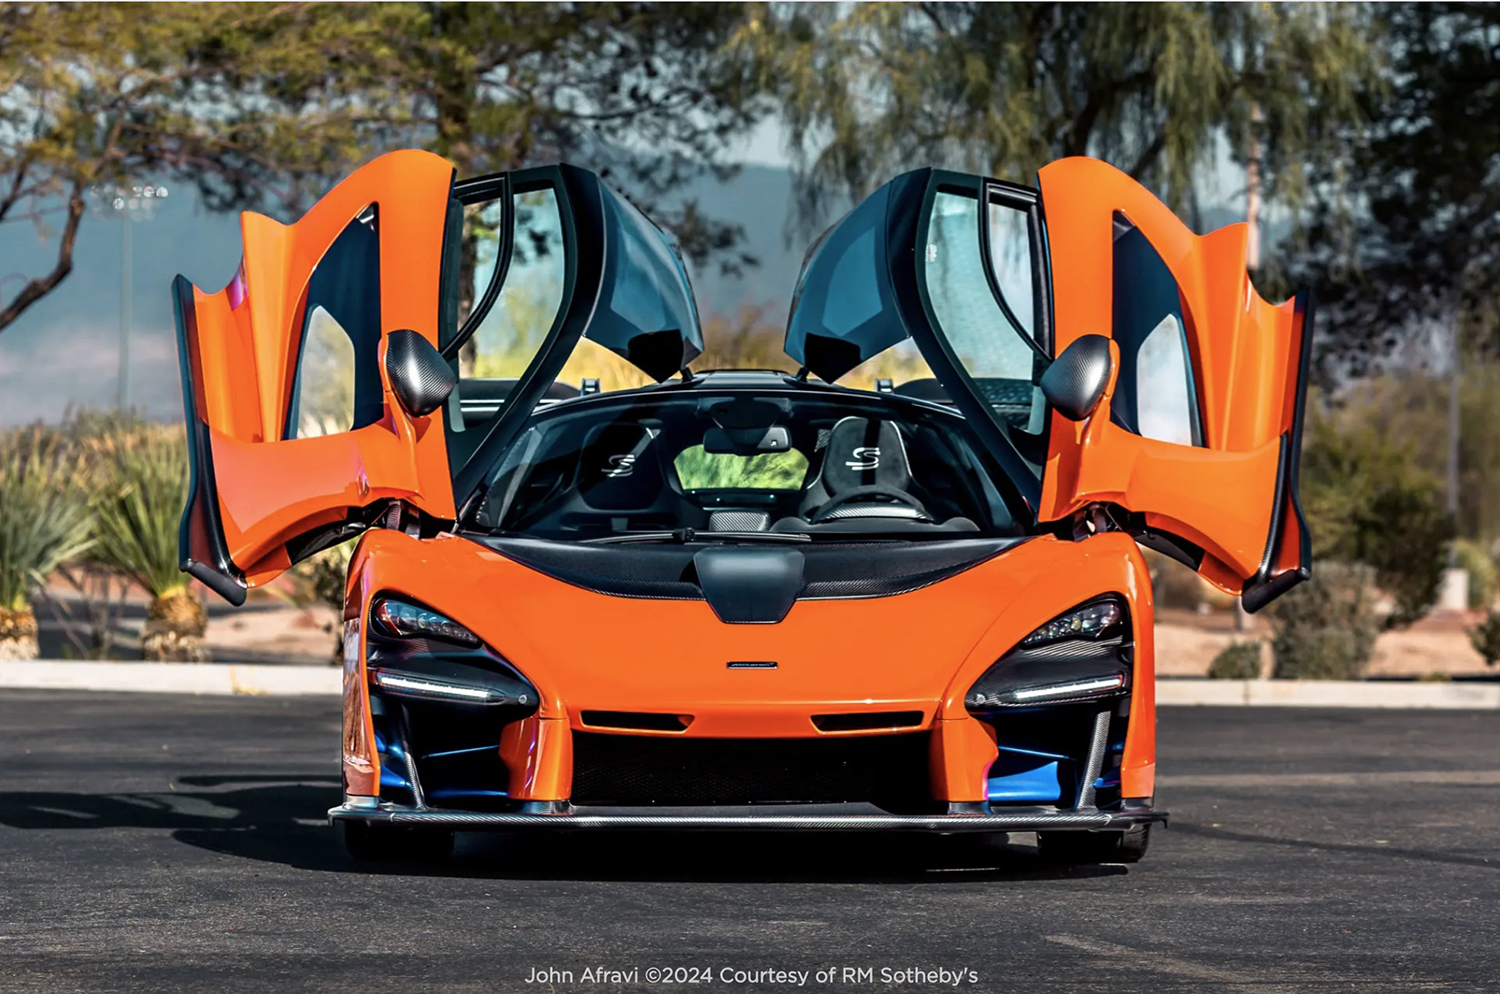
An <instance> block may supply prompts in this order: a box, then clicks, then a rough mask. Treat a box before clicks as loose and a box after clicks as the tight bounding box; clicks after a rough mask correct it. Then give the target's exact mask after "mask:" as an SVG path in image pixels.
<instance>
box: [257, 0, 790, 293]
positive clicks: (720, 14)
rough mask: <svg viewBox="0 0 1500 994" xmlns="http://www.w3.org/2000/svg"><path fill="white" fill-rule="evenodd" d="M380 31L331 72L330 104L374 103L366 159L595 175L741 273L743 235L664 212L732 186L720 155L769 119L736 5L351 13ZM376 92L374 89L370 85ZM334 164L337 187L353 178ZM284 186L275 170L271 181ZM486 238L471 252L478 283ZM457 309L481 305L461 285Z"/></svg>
mask: <svg viewBox="0 0 1500 994" xmlns="http://www.w3.org/2000/svg"><path fill="white" fill-rule="evenodd" d="M341 10H342V11H343V12H344V13H343V14H342V15H341V16H345V17H348V18H353V19H356V20H358V19H365V20H375V21H377V22H381V24H382V27H381V28H380V29H379V30H378V31H377V32H374V33H373V34H378V35H379V36H380V37H379V43H378V44H377V43H373V41H372V33H370V32H363V33H362V34H363V36H364V37H365V38H366V42H365V44H366V45H367V50H366V51H365V52H364V54H363V55H362V57H361V58H360V60H359V65H358V66H344V67H341V68H340V69H339V70H338V71H337V72H330V73H329V74H328V76H327V78H326V80H325V81H324V84H323V85H324V89H323V91H322V93H321V95H322V98H323V99H324V100H332V99H334V97H335V95H336V96H337V97H338V99H339V100H340V101H342V102H344V103H350V104H355V105H360V104H364V105H368V106H370V107H372V108H373V107H375V106H377V105H378V107H379V108H380V113H378V114H377V113H371V114H369V115H368V116H367V117H366V119H365V120H363V121H362V122H361V124H360V125H359V127H358V129H357V130H358V132H359V135H360V137H361V141H362V143H363V147H364V149H366V150H367V151H366V154H374V152H376V151H377V150H378V151H383V150H385V149H387V148H391V147H420V148H426V149H428V150H430V151H432V152H436V153H437V154H439V155H442V156H444V157H445V158H447V159H449V160H451V161H452V162H453V163H454V164H455V165H456V166H457V167H458V171H459V174H460V175H462V176H476V175H483V174H486V173H493V172H502V171H506V170H512V169H518V168H522V167H525V166H530V165H535V164H539V163H546V162H556V161H562V160H567V161H573V162H576V163H578V164H579V165H584V166H589V167H591V168H594V169H596V170H598V171H599V172H600V173H601V174H603V175H604V176H605V178H606V179H607V180H609V181H611V182H613V183H615V184H617V185H619V186H621V187H622V188H623V192H625V193H626V194H627V195H629V196H631V197H632V199H634V200H635V201H636V202H637V203H638V204H640V205H641V206H643V207H644V208H646V209H647V210H648V212H649V213H651V214H652V216H653V217H655V218H656V220H658V221H659V222H661V223H662V224H663V225H664V226H665V227H667V228H669V229H672V230H673V231H674V232H675V233H676V235H677V236H678V238H679V240H680V241H681V243H682V247H683V250H684V252H685V253H686V254H687V255H688V256H689V257H690V258H692V259H693V260H694V261H695V262H699V263H703V262H706V261H708V260H710V259H715V260H717V261H718V263H719V264H720V265H721V266H724V267H726V268H727V269H731V270H733V269H734V268H736V267H738V266H742V265H746V264H754V261H755V260H754V259H752V258H750V257H748V256H746V255H744V254H743V253H739V252H737V251H736V246H737V243H738V242H739V240H740V238H741V237H742V234H743V233H742V232H741V231H740V229H739V227H738V226H733V225H726V224H723V223H721V222H717V221H715V220H714V219H712V218H709V217H707V216H705V215H704V214H703V213H702V211H701V210H700V209H699V207H698V205H697V203H696V202H694V201H691V200H688V201H685V202H681V203H679V204H677V205H676V206H675V207H671V208H667V207H664V206H663V205H662V203H661V201H662V200H663V199H664V198H666V197H667V196H668V195H670V194H673V193H674V192H675V191H678V190H680V189H681V188H682V187H683V186H684V184H686V183H687V182H688V181H690V180H692V179H693V178H695V177H697V176H700V175H703V174H704V173H710V174H712V175H715V176H716V177H718V178H720V179H727V178H728V177H730V176H731V175H733V173H734V172H735V167H734V166H733V165H732V164H726V163H724V162H722V161H721V159H720V153H721V152H722V150H723V148H724V147H725V145H726V144H727V143H728V142H729V141H730V140H731V139H732V138H733V137H735V136H736V135H738V134H740V133H741V132H743V131H745V130H746V129H748V128H750V127H751V126H752V125H754V124H755V123H756V121H757V120H759V118H760V117H761V116H762V115H763V114H764V113H765V112H766V111H767V110H768V104H767V102H766V101H765V100H763V99H762V95H761V93H760V91H759V90H758V89H757V86H758V82H759V72H758V70H757V68H756V63H755V61H754V58H753V56H752V55H751V54H750V53H746V52H740V51H730V50H729V49H728V48H727V44H728V42H729V41H730V40H731V39H733V38H734V37H736V36H737V33H738V32H739V31H740V30H741V28H742V26H743V24H744V22H745V16H746V8H745V5H744V4H739V3H696V4H655V3H519V4H505V5H496V4H458V3H422V4H399V5H383V4H372V5H359V6H353V7H342V8H341ZM377 80H378V81H379V83H378V85H375V84H374V81H377ZM347 165H348V163H347V162H346V161H339V160H333V159H330V161H329V163H328V166H329V174H330V175H329V177H328V178H329V179H330V180H331V179H333V178H336V177H335V175H334V174H336V173H338V172H341V171H342V170H344V169H345V168H347ZM276 172H277V166H276V164H275V163H267V164H266V173H267V174H268V176H274V175H275V173H276ZM478 242H479V233H477V232H470V237H468V238H467V239H466V240H465V244H464V255H463V260H462V269H463V272H464V274H465V276H466V277H472V274H473V272H474V269H475V265H476V259H477V255H478ZM460 285H461V287H462V288H463V289H462V294H463V299H461V300H460V304H459V310H460V312H461V313H463V312H467V310H468V309H469V305H470V303H471V302H472V293H473V280H472V278H464V279H462V280H461V284H460Z"/></svg>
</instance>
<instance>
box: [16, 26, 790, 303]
mask: <svg viewBox="0 0 1500 994" xmlns="http://www.w3.org/2000/svg"><path fill="white" fill-rule="evenodd" d="M744 22H745V7H744V5H743V4H734V3H730V4H718V3H704V4H671V5H657V4H651V3H597V4H551V3H545V4H544V3H530V4H507V5H496V4H453V3H448V4H426V3H379V4H331V3H291V4H253V3H199V4H155V5H151V6H149V7H140V6H136V5H129V4H114V3H110V4H96V5H92V6H90V7H88V8H79V7H78V6H77V5H75V4H71V3H35V4H10V5H6V6H4V7H3V8H0V78H3V79H4V80H5V88H6V100H5V101H4V102H3V104H0V221H5V220H19V219H21V218H31V219H33V221H34V223H36V224H37V226H38V229H39V233H40V234H44V235H46V236H47V237H48V239H49V248H48V252H49V254H50V255H51V258H48V259H46V260H45V262H44V263H43V264H42V268H43V269H44V271H42V272H39V273H36V274H34V275H33V276H32V278H30V279H29V280H28V281H26V282H25V283H24V284H23V286H22V287H21V289H20V290H18V291H16V292H15V293H14V294H13V295H10V296H9V297H8V299H4V300H0V329H4V328H5V327H6V326H7V325H9V324H10V323H12V322H13V321H14V320H15V319H16V318H17V317H19V316H20V315H21V314H22V313H23V312H24V311H25V310H26V309H27V308H29V307H31V306H32V305H33V304H35V303H36V302H37V301H38V300H40V299H41V298H42V297H44V296H46V295H47V294H48V293H50V292H51V291H52V290H54V289H55V288H56V287H57V286H58V285H59V284H60V283H61V282H62V281H63V280H64V279H65V278H66V277H67V276H68V274H69V273H70V272H71V270H72V264H73V252H74V247H75V244H76V241H77V238H78V234H79V226H80V223H81V221H82V218H83V216H84V214H85V213H86V211H87V208H88V204H89V199H90V197H91V196H93V195H95V194H100V193H103V192H104V191H106V190H107V189H109V188H110V187H113V186H117V185H118V186H125V187H127V188H128V187H130V186H131V185H133V184H138V183H141V182H142V181H156V180H158V179H162V180H180V181H187V182H192V183H196V184H197V185H198V187H199V188H200V190H201V192H202V193H203V195H204V197H205V201H206V203H207V204H208V206H209V207H210V208H211V209H215V210H229V209H237V208H244V207H253V208H256V209H261V210H267V211H269V212H271V213H275V214H278V215H280V216H281V217H282V218H284V219H290V217H291V216H295V215H296V214H297V213H298V212H299V211H300V210H302V209H305V208H306V206H307V205H308V204H309V203H310V202H311V200H312V199H313V198H314V197H315V196H316V195H321V194H322V193H323V192H324V191H325V190H326V189H327V188H328V187H329V186H330V185H331V184H332V183H333V182H335V181H337V180H338V179H340V178H342V176H343V175H344V174H346V173H347V172H348V171H349V169H350V167H351V166H353V165H355V164H357V163H359V162H361V161H364V160H366V159H369V158H372V157H373V156H375V155H376V154H379V153H380V152H384V151H387V150H389V149H391V148H395V147H402V146H407V147H423V148H428V149H430V150H432V151H435V152H437V153H439V154H441V155H444V156H447V157H448V158H450V159H452V160H453V161H454V162H455V164H456V165H457V166H458V168H459V170H460V171H461V172H462V173H463V174H465V175H476V174H481V173H488V172H496V171H500V170H507V169H514V168H517V167H521V166H525V165H530V164H535V163H537V162H543V161H546V162H551V161H556V160H559V159H570V160H574V161H579V162H581V163H582V164H585V165H591V166H595V167H599V168H602V169H605V170H606V171H608V172H609V175H610V178H611V180H612V181H613V182H615V183H621V184H623V185H624V186H626V187H627V189H628V191H629V192H630V193H632V194H633V195H634V196H636V197H637V198H640V199H642V200H645V201H650V200H652V199H656V198H661V197H663V196H664V195H666V194H669V193H672V192H674V191H677V190H679V189H680V188H681V187H682V186H683V185H684V184H685V183H687V182H689V181H690V180H692V179H694V178H695V177H698V176H700V175H702V174H703V173H705V172H713V173H716V174H719V175H728V174H730V173H732V172H733V170H734V167H733V166H731V165H726V164H724V163H722V162H721V161H720V159H719V153H720V151H721V150H722V149H723V147H724V146H725V145H726V144H727V143H728V142H729V141H731V140H732V139H733V138H735V137H736V136H737V135H738V134H739V133H741V132H743V131H745V130H746V129H748V128H750V127H751V126H752V125H754V124H755V123H756V121H757V120H758V119H759V117H760V115H761V114H762V113H763V111H764V109H765V107H764V105H763V102H762V101H761V100H760V99H759V91H758V89H757V80H758V78H759V76H758V73H757V72H756V71H755V70H754V67H753V64H752V62H750V61H749V57H748V56H747V55H746V54H744V53H737V52H731V51H729V50H728V49H727V44H728V42H729V41H730V40H731V38H732V37H733V36H734V34H735V32H736V31H738V30H739V29H740V28H741V26H742V25H743V24H744ZM59 204H60V205H61V206H62V210H61V212H60V215H59V212H58V211H57V210H56V208H57V207H58V205H59ZM54 218H55V219H56V220H55V222H54V220H53V219H54ZM43 219H45V220H46V224H45V225H44V223H43ZM658 219H659V220H661V221H663V222H664V223H667V224H668V225H669V226H672V227H675V228H677V229H678V230H679V233H680V234H681V235H682V236H683V242H684V249H685V251H687V253H688V254H689V255H690V256H692V257H693V258H695V259H698V260H705V259H707V258H709V257H710V256H715V257H717V258H719V259H720V260H721V265H724V266H728V267H729V268H734V267H737V266H740V265H744V264H747V263H753V262H754V260H753V259H750V258H748V257H746V256H744V255H739V256H736V255H734V253H733V249H734V246H735V245H736V243H737V241H738V240H739V238H740V236H741V234H742V233H741V232H740V231H739V229H738V228H737V227H735V226H732V225H726V224H723V223H719V222H716V221H714V220H713V219H712V218H707V217H704V216H703V215H702V213H701V212H700V211H699V210H698V208H697V204H696V202H695V201H694V200H692V199H691V198H686V199H684V198H681V197H678V198H676V200H675V203H674V204H673V205H672V206H671V208H670V209H667V210H663V211H659V212H658ZM470 261H472V257H471V259H470ZM465 271H466V272H471V271H472V265H470V266H467V267H466V269H465Z"/></svg>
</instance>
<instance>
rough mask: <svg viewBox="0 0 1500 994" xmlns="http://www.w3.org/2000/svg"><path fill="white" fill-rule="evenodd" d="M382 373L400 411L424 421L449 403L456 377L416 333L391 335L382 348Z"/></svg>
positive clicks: (428, 343) (399, 332)
mask: <svg viewBox="0 0 1500 994" xmlns="http://www.w3.org/2000/svg"><path fill="white" fill-rule="evenodd" d="M385 372H386V375H387V376H389V377H390V378H391V389H392V390H394V391H395V392H396V399H397V400H399V401H400V402H401V406H402V408H404V409H405V410H406V413H407V414H410V415H411V416H412V417H414V418H425V417H426V416H427V415H429V414H431V413H432V412H433V411H435V410H437V409H438V408H439V407H442V406H443V402H444V401H445V400H447V399H448V395H449V394H450V393H452V392H453V388H454V387H455V386H456V385H457V384H458V375H457V374H456V373H454V372H453V367H452V366H449V365H448V360H446V359H444V358H443V355H442V353H441V352H439V351H438V350H437V347H436V346H434V345H433V344H432V343H431V342H429V341H428V340H427V339H425V338H423V337H422V336H421V335H419V334H418V333H417V332H415V331H410V330H407V329H402V330H399V331H393V332H391V334H390V338H389V340H388V341H387V342H386V346H385Z"/></svg>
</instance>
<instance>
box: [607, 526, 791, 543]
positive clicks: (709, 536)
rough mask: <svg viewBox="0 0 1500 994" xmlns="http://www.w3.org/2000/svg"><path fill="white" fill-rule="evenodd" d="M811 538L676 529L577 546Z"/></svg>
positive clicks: (629, 535) (616, 536)
mask: <svg viewBox="0 0 1500 994" xmlns="http://www.w3.org/2000/svg"><path fill="white" fill-rule="evenodd" d="M811 541H812V536H810V535H802V534H798V533H797V532H731V531H723V532H705V531H698V530H697V529H695V528H678V529H676V530H675V531H669V532H625V533H624V534H621V535H605V536H604V537H602V538H586V539H582V540H581V541H580V542H579V543H578V544H579V545H625V544H628V543H631V542H679V543H681V544H683V545H686V544H687V543H689V542H811Z"/></svg>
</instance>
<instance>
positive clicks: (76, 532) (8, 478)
mask: <svg viewBox="0 0 1500 994" xmlns="http://www.w3.org/2000/svg"><path fill="white" fill-rule="evenodd" d="M81 470H82V464H81V461H80V459H79V457H78V455H77V453H76V452H75V451H73V450H72V449H71V448H70V447H69V446H67V445H66V444H64V442H63V440H62V439H60V438H59V437H58V435H57V433H56V432H54V431H51V430H49V429H46V428H42V427H35V428H21V429H17V430H14V431H9V432H5V433H3V434H0V609H4V610H8V611H22V610H26V609H28V608H29V606H30V605H29V599H30V597H31V595H32V594H33V593H35V592H36V590H37V589H38V588H40V587H41V586H42V585H43V584H44V583H45V582H46V577H47V574H49V573H51V572H52V571H53V570H54V569H56V568H57V567H58V566H59V565H61V564H62V563H65V562H67V561H68V560H70V559H73V558H75V557H77V556H79V555H82V554H83V553H84V552H85V551H87V550H88V548H89V544H90V537H89V518H88V512H87V507H86V498H85V494H84V492H83V489H82V487H81V486H80V479H81V476H82V473H81Z"/></svg>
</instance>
